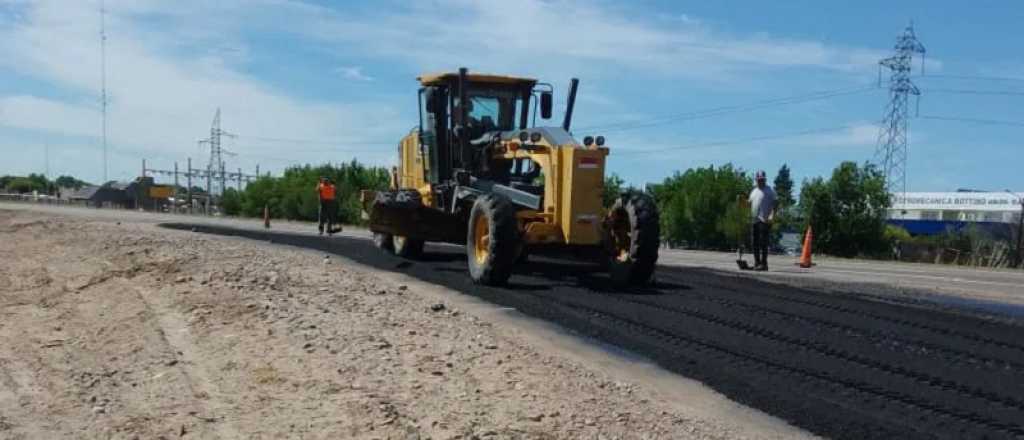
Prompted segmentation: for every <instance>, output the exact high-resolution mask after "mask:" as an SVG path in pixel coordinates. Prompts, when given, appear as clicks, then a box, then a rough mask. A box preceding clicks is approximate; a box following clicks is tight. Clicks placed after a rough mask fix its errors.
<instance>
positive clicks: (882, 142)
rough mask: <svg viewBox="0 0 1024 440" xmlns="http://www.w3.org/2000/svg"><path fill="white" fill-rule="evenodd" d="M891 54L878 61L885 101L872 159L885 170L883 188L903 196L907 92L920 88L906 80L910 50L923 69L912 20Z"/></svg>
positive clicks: (907, 134)
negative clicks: (884, 76)
mask: <svg viewBox="0 0 1024 440" xmlns="http://www.w3.org/2000/svg"><path fill="white" fill-rule="evenodd" d="M894 49H895V52H896V53H895V54H894V55H893V56H891V57H889V58H885V59H883V60H881V61H879V62H878V64H879V71H878V81H879V84H881V81H882V71H881V68H882V67H885V68H888V69H889V71H890V72H891V75H890V76H889V103H888V105H886V108H885V116H884V117H883V119H882V123H881V127H880V129H879V131H878V147H877V150H876V151H875V163H876V164H877V165H878V166H879V167H881V169H882V171H883V172H885V183H886V189H888V190H889V193H890V194H893V195H898V196H899V197H900V198H902V197H904V196H905V195H906V192H907V147H908V145H909V143H910V132H909V130H908V128H907V119H908V117H909V113H910V112H909V102H908V101H909V97H910V95H914V96H920V95H921V91H920V90H919V89H918V88H917V86H915V85H914V83H913V82H912V81H911V80H910V73H911V70H912V67H911V62H912V61H913V58H914V54H921V70H922V71H923V70H924V53H925V50H924V45H922V44H921V42H920V41H917V36H915V35H914V23H910V25H909V26H907V28H906V29H904V30H903V34H901V35H900V36H899V37H897V38H896V45H895V46H894Z"/></svg>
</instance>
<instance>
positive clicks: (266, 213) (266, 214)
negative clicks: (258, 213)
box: [263, 205, 270, 229]
mask: <svg viewBox="0 0 1024 440" xmlns="http://www.w3.org/2000/svg"><path fill="white" fill-rule="evenodd" d="M263 227H264V228H266V229H270V207H268V206H267V205H263Z"/></svg>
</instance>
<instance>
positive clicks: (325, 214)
mask: <svg viewBox="0 0 1024 440" xmlns="http://www.w3.org/2000/svg"><path fill="white" fill-rule="evenodd" d="M337 215H338V203H337V202H335V201H334V200H321V201H320V212H319V213H318V216H317V217H318V219H319V220H320V223H319V224H318V225H317V227H318V228H319V229H320V232H324V223H327V232H328V233H329V232H331V230H333V229H334V224H335V223H337V222H338V220H337V219H336V217H337Z"/></svg>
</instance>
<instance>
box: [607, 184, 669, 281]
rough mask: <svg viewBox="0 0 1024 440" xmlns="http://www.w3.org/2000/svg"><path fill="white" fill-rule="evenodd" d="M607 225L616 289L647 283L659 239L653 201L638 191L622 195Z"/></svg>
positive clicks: (611, 268) (655, 261)
mask: <svg viewBox="0 0 1024 440" xmlns="http://www.w3.org/2000/svg"><path fill="white" fill-rule="evenodd" d="M606 224H607V228H608V229H609V230H608V240H609V244H610V246H609V249H610V250H611V255H610V256H609V272H610V274H611V278H612V282H613V283H614V284H615V285H617V286H626V285H630V284H633V285H641V284H646V283H648V282H649V281H650V280H651V276H652V275H653V274H654V267H655V265H656V264H657V262H658V247H659V246H660V239H661V238H660V235H661V231H660V228H661V226H660V224H659V218H658V207H657V205H655V203H654V200H653V199H652V198H651V197H650V196H648V195H647V194H644V193H640V192H630V193H626V194H623V195H622V196H620V197H619V199H618V200H616V201H615V204H614V205H612V208H611V210H609V213H608V221H607V223H606Z"/></svg>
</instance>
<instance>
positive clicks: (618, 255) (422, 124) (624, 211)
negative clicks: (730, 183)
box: [361, 68, 660, 285]
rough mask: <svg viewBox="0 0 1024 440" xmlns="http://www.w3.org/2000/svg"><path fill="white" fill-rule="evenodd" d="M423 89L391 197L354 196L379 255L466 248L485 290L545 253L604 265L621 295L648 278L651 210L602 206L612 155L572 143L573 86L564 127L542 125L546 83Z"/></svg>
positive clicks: (649, 203)
mask: <svg viewBox="0 0 1024 440" xmlns="http://www.w3.org/2000/svg"><path fill="white" fill-rule="evenodd" d="M418 79H419V82H420V85H421V87H420V89H419V115H420V121H419V126H418V127H417V128H415V129H413V130H412V132H410V133H409V134H408V135H407V136H405V137H404V138H402V140H401V142H400V143H399V145H398V157H399V161H398V163H399V166H398V167H397V172H396V174H397V175H396V176H393V178H392V188H391V189H390V190H388V191H363V192H362V194H361V200H362V203H363V208H364V217H366V218H367V219H368V220H369V228H370V230H371V231H372V232H373V233H374V241H375V243H376V245H377V246H378V247H379V248H381V249H383V250H385V251H387V252H394V253H395V254H398V255H400V256H403V257H407V258H415V257H417V256H418V255H419V254H420V253H422V252H423V246H424V243H425V242H428V241H430V242H446V243H453V244H463V245H465V249H466V259H467V262H468V266H469V275H470V277H471V278H472V280H473V281H474V282H476V283H480V284H486V285H500V284H504V283H505V282H506V281H507V280H508V278H509V276H510V275H511V274H512V270H513V266H514V265H516V264H517V263H518V264H527V263H526V261H527V255H531V254H546V253H558V254H566V253H568V254H571V255H574V256H576V257H582V258H591V259H597V260H600V261H601V262H603V263H605V264H607V267H608V269H609V271H610V273H611V278H612V280H613V281H614V282H615V283H616V284H618V285H625V284H643V283H646V282H648V281H649V280H650V279H651V278H652V274H653V272H654V268H655V264H656V262H657V259H658V247H659V239H660V238H659V235H660V234H659V221H658V210H657V207H656V206H655V204H654V201H653V200H652V199H651V198H650V197H649V196H648V195H646V194H644V193H640V192H628V193H626V194H623V195H621V196H620V197H619V198H618V200H616V201H615V203H614V204H613V206H611V207H610V208H607V209H606V208H605V207H604V206H603V205H602V192H603V186H604V169H605V159H606V157H607V156H608V151H609V150H608V147H606V146H605V145H604V139H603V138H602V137H600V136H598V137H596V138H594V137H591V136H587V137H585V138H584V139H583V142H582V144H581V143H579V142H577V141H576V140H575V139H574V138H573V137H572V135H571V134H570V133H569V126H570V123H571V121H572V113H573V106H574V104H575V100H576V90H577V87H578V85H579V81H578V80H576V79H575V78H573V79H572V80H571V81H570V85H569V90H568V95H567V105H566V111H565V118H564V120H563V122H562V125H561V126H555V127H549V126H540V127H539V126H537V124H536V121H537V117H538V116H540V118H541V119H543V120H547V119H551V112H552V104H553V93H554V88H553V87H552V86H551V85H550V84H544V83H538V82H537V80H534V79H529V78H516V77H510V76H499V75H487V74H471V73H469V72H468V70H467V69H465V68H461V69H459V71H458V72H457V73H456V72H452V73H441V74H432V75H423V76H420V77H419V78H418ZM538 107H539V108H538ZM538 113H539V114H538Z"/></svg>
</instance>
